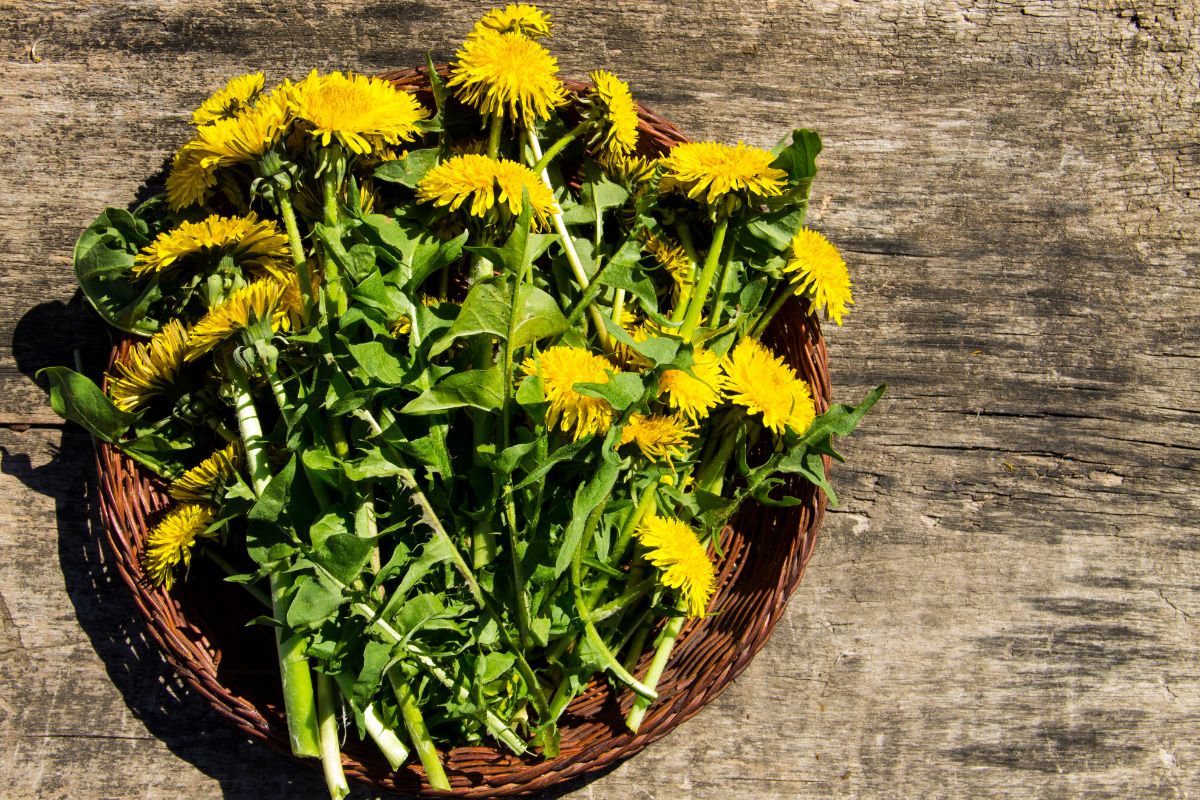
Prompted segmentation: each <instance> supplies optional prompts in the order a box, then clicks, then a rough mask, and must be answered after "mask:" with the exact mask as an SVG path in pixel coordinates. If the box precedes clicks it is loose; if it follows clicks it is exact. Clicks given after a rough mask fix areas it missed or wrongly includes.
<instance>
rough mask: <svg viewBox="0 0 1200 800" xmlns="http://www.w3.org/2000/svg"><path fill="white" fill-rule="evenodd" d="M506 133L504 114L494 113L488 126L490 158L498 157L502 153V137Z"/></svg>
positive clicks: (488, 152)
mask: <svg viewBox="0 0 1200 800" xmlns="http://www.w3.org/2000/svg"><path fill="white" fill-rule="evenodd" d="M503 133H504V114H492V117H491V120H490V121H489V126H488V144H487V154H488V158H497V157H498V156H499V155H500V137H501V136H502V135H503Z"/></svg>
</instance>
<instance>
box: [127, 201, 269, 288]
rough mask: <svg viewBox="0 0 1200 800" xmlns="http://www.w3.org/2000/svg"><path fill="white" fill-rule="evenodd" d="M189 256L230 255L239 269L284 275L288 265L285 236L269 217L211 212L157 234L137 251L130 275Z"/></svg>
mask: <svg viewBox="0 0 1200 800" xmlns="http://www.w3.org/2000/svg"><path fill="white" fill-rule="evenodd" d="M190 256H203V257H207V258H209V259H211V260H212V261H213V262H214V263H215V262H216V261H217V260H219V259H220V258H221V257H222V256H230V257H231V258H232V259H233V260H234V263H236V264H238V265H239V266H241V267H242V268H243V269H247V270H250V271H251V272H258V273H268V274H271V275H277V276H281V277H282V276H284V275H286V274H288V272H289V270H290V264H291V261H290V259H291V251H290V250H289V249H288V239H287V236H286V235H285V234H284V233H283V232H282V231H280V230H279V226H277V225H276V224H275V222H274V221H273V220H269V219H264V220H260V219H259V218H258V217H257V216H255V215H254V212H250V213H249V214H247V215H246V216H244V217H222V216H219V215H217V214H214V215H212V216H210V217H207V218H205V219H202V220H200V221H199V222H182V223H180V224H179V227H178V228H173V229H171V230H169V231H163V232H162V233H160V234H159V235H158V236H157V237H156V238H155V239H154V241H153V242H151V243H150V244H148V245H146V246H145V247H144V248H142V251H141V252H140V253H138V254H137V258H135V259H134V264H133V274H134V275H137V276H142V275H145V274H146V273H149V272H166V271H167V270H170V269H173V268H175V267H178V266H180V265H181V263H182V262H183V261H184V260H185V259H187V258H189V257H190Z"/></svg>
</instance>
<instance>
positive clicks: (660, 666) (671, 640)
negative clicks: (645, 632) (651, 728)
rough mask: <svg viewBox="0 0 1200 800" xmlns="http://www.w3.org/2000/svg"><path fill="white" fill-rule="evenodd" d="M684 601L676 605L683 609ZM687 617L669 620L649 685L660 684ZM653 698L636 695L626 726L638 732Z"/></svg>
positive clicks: (652, 668)
mask: <svg viewBox="0 0 1200 800" xmlns="http://www.w3.org/2000/svg"><path fill="white" fill-rule="evenodd" d="M683 608H684V602H683V601H682V600H680V602H679V603H678V605H677V606H676V609H677V610H680V611H682V610H683ZM685 620H686V618H685V617H682V616H679V617H671V619H670V620H669V621H668V622H667V626H666V628H665V629H663V636H662V639H661V640H660V641H659V643H658V649H657V650H655V651H654V660H652V661H651V662H650V669H648V670H646V677H645V679H644V680H645V683H646V685H647V686H650V687H654V686H657V685H658V681H659V679H660V678H662V674H663V670H665V669H666V667H667V660H668V659H669V658H670V657H671V650H673V649H674V648H675V640H676V639H678V638H679V632H680V631H682V630H683V623H684V621H685ZM651 702H653V700H652V699H647V698H646V697H644V696H641V697H636V698H634V701H633V708H631V709H630V710H629V715H628V716H626V717H625V727H627V728H629V730H630V731H632V732H633V733H637V732H638V728H640V727H641V725H642V720H643V719H645V717H646V712H647V711H648V710H649V709H650V704H651Z"/></svg>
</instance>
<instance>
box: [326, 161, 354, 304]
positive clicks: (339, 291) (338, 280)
mask: <svg viewBox="0 0 1200 800" xmlns="http://www.w3.org/2000/svg"><path fill="white" fill-rule="evenodd" d="M340 171H341V170H340V169H338V168H337V167H332V166H331V167H329V168H328V169H326V170H325V172H324V173H323V174H322V175H321V190H322V193H323V195H324V199H325V225H326V227H328V228H331V229H332V230H333V236H334V238H335V239H340V237H341V227H340V224H341V223H340V221H339V216H340V214H339V210H338V199H337V192H338V185H337V182H338V177H337V176H338V173H339V172H340ZM338 245H339V247H340V245H341V243H340V241H339V242H338ZM330 250H333V247H332V246H331V247H330ZM344 252H345V251H344V249H342V252H331V253H329V254H328V255H327V257H326V259H325V292H326V299H327V300H329V301H331V302H332V303H333V309H332V313H331V314H330V316H335V315H337V316H340V315H342V314H345V313H346V309H347V307H348V304H347V300H346V292H345V289H344V287H343V286H342V276H341V271H340V269H339V268H338V256H343V254H344ZM327 310H329V309H327Z"/></svg>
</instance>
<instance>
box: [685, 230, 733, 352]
mask: <svg viewBox="0 0 1200 800" xmlns="http://www.w3.org/2000/svg"><path fill="white" fill-rule="evenodd" d="M728 228H729V218H728V217H725V216H722V217H721V218H720V220H718V221H717V227H716V228H714V229H713V239H712V244H711V245H710V246H709V248H708V254H707V255H706V256H705V257H704V269H703V270H702V271H701V272H700V277H699V279H697V281H696V290H695V294H693V295H692V300H691V302H690V303H689V304H688V310H687V314H685V315H684V317H683V327H682V328H681V329H680V331H679V333H680V335H681V336H682V337H683V340H684V341H685V342H690V341H691V340H692V335H693V334H694V333H695V332H696V328H697V326H698V325H699V324H700V316H701V315H702V314H703V313H704V306H705V305H706V304H707V302H708V290H709V289H710V288H712V283H713V278H715V277H716V274H717V267H718V266H719V265H720V263H721V251H722V250H723V249H724V247H725V231H726V230H727V229H728Z"/></svg>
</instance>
